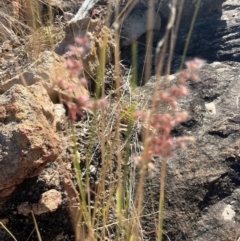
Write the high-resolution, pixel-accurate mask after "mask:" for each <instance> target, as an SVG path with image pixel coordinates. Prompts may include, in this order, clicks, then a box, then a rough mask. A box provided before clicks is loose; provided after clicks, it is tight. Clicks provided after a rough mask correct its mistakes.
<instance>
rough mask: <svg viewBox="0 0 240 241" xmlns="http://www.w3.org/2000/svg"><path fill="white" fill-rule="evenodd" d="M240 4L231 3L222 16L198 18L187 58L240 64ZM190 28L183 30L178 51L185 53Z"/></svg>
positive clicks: (235, 0)
mask: <svg viewBox="0 0 240 241" xmlns="http://www.w3.org/2000/svg"><path fill="white" fill-rule="evenodd" d="M239 12H240V3H239V1H237V0H228V1H227V2H225V3H224V4H223V7H222V14H220V13H217V12H213V13H211V14H210V15H208V16H205V17H204V18H198V19H197V21H196V24H195V26H194V31H193V34H192V36H191V40H190V43H189V47H188V51H187V55H189V56H199V57H201V58H204V59H207V60H209V61H238V62H239V61H240V25H239V21H240V15H239ZM187 31H188V28H185V27H183V28H180V30H179V34H178V39H177V42H176V43H177V44H176V49H175V52H176V53H179V54H182V52H183V48H184V46H185V43H186V36H187Z"/></svg>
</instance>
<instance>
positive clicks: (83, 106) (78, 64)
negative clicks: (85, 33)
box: [57, 37, 107, 121]
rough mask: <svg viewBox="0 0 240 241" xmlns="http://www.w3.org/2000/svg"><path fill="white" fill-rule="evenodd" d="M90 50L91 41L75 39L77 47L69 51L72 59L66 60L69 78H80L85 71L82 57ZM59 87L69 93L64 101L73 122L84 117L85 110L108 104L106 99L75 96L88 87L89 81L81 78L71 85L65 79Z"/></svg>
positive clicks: (82, 38)
mask: <svg viewBox="0 0 240 241" xmlns="http://www.w3.org/2000/svg"><path fill="white" fill-rule="evenodd" d="M89 48H90V43H89V39H88V38H87V37H78V38H76V39H75V45H74V46H73V45H72V46H70V47H69V50H70V51H71V53H72V56H74V58H72V57H68V58H66V59H65V62H66V68H67V69H68V71H69V77H70V78H73V77H78V76H79V75H80V74H81V73H82V71H83V62H82V58H81V56H82V55H83V54H84V53H85V52H86V51H87V49H89ZM57 85H58V86H59V87H60V88H61V89H62V90H64V91H65V92H67V95H63V96H62V101H63V102H64V103H65V104H66V106H67V108H68V117H69V119H70V120H71V121H75V120H76V119H77V116H82V115H83V110H93V109H94V108H104V107H105V106H106V104H107V101H106V99H99V100H96V101H92V100H90V99H89V96H87V95H83V94H81V95H79V96H75V95H74V91H75V90H76V89H78V88H79V87H87V80H86V79H85V78H79V82H78V83H77V84H72V83H71V84H69V83H68V82H67V81H66V80H65V79H61V80H59V81H58V83H57Z"/></svg>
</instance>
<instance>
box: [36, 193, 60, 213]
mask: <svg viewBox="0 0 240 241" xmlns="http://www.w3.org/2000/svg"><path fill="white" fill-rule="evenodd" d="M61 203H62V197H61V193H60V192H58V191H57V190H54V189H51V190H48V191H46V192H44V193H43V194H42V195H41V198H40V200H39V202H38V204H33V206H32V209H33V212H34V214H36V215H41V214H43V213H48V212H54V211H56V210H57V208H58V206H59V205H60V204H61Z"/></svg>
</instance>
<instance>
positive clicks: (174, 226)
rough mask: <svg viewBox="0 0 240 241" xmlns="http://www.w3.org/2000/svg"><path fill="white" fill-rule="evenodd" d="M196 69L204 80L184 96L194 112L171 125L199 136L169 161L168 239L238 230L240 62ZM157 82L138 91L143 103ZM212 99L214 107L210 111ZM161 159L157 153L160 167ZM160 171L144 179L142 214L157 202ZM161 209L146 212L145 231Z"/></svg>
mask: <svg viewBox="0 0 240 241" xmlns="http://www.w3.org/2000/svg"><path fill="white" fill-rule="evenodd" d="M198 75H199V77H200V81H199V82H196V83H189V91H190V93H189V95H188V96H187V97H186V98H185V99H182V100H181V101H180V106H181V109H185V110H189V113H190V117H189V119H188V121H187V122H186V123H183V124H182V125H181V126H180V127H178V128H176V129H175V130H174V131H173V135H176V136H178V135H191V136H193V137H195V138H196V142H195V143H194V144H189V145H188V148H186V149H176V150H175V153H174V156H173V157H171V158H169V160H168V162H167V181H166V189H165V190H166V196H165V211H164V215H165V219H164V240H168V238H169V239H170V240H179V241H180V240H181V241H183V240H186V241H190V240H198V241H203V240H219V241H226V240H229V241H230V240H232V241H233V240H236V239H237V238H238V237H239V235H240V233H239V228H238V227H239V225H240V216H239V211H240V209H239V200H240V192H239V185H240V176H239V167H240V162H239V160H240V151H239V150H240V141H239V139H240V114H239V92H240V82H239V76H240V64H239V63H232V66H229V65H227V64H224V63H220V62H214V63H212V64H206V65H205V66H204V67H203V68H202V69H200V70H199V71H198ZM171 77H172V78H171V79H173V78H174V76H171ZM154 82H155V81H154V80H153V81H152V82H149V83H147V84H146V85H145V86H144V87H141V88H140V89H139V92H137V93H141V96H142V97H143V96H144V98H143V100H142V101H143V103H145V101H147V100H148V99H149V96H151V94H150V93H151V92H150V90H151V89H152V88H153V85H154ZM150 99H151V97H150ZM209 104H211V106H214V111H212V112H209V111H208V108H207V106H209ZM160 162H161V160H159V159H155V164H156V167H157V170H158V171H159V165H160V164H159V163H160ZM158 171H157V172H156V175H155V177H154V178H153V179H151V180H149V181H148V182H147V183H146V189H145V192H144V194H145V201H144V205H143V206H144V207H145V211H144V214H148V215H149V213H154V211H156V210H153V209H152V207H155V208H156V209H157V207H158V202H159V175H160V174H159V172H158ZM153 194H154V195H153ZM149 203H150V204H149ZM144 214H143V216H144ZM157 215H158V214H157ZM157 215H156V216H154V214H153V215H150V216H149V217H146V218H143V225H142V228H143V229H144V230H145V231H146V233H148V232H149V233H151V230H154V229H155V223H154V221H153V220H154V218H157ZM167 237H168V238H167ZM154 239H155V236H154V234H153V235H152V236H151V234H149V235H147V234H146V235H145V239H144V240H154Z"/></svg>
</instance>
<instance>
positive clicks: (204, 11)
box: [159, 0, 226, 24]
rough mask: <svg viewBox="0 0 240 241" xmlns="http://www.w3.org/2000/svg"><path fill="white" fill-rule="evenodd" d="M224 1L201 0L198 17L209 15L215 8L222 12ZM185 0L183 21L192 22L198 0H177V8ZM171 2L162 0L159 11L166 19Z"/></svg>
mask: <svg viewBox="0 0 240 241" xmlns="http://www.w3.org/2000/svg"><path fill="white" fill-rule="evenodd" d="M224 1H226V0H201V3H200V7H199V10H198V17H200V16H203V15H208V14H210V13H212V12H213V11H215V10H218V11H219V12H221V8H222V3H223V2H224ZM183 2H184V5H183V10H182V15H181V19H182V22H184V23H186V24H188V23H189V22H191V19H192V17H193V13H194V11H195V7H196V4H197V1H194V0H184V1H183V0H180V1H176V7H177V9H179V7H180V5H181V4H182V3H183ZM169 4H171V1H170V0H160V7H159V9H160V10H159V12H160V15H161V17H162V18H163V19H164V20H165V21H168V18H169V15H170V8H169Z"/></svg>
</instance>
